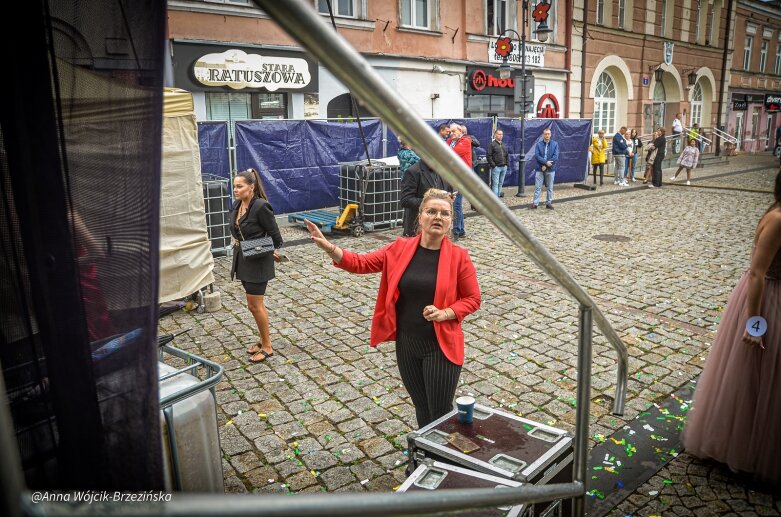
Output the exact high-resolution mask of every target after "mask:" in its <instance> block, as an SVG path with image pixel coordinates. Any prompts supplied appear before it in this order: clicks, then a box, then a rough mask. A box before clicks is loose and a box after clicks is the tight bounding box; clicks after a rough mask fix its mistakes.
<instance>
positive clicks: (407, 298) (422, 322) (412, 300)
mask: <svg viewBox="0 0 781 517" xmlns="http://www.w3.org/2000/svg"><path fill="white" fill-rule="evenodd" d="M452 217H453V200H452V198H451V197H450V194H449V193H447V192H445V191H443V190H436V189H430V190H429V191H428V192H426V194H425V195H424V196H423V202H422V203H421V205H420V212H419V215H418V226H419V229H418V235H417V236H416V237H412V238H408V239H397V240H396V242H394V243H392V244H389V245H388V246H385V247H384V248H381V249H379V250H377V251H374V252H372V253H367V254H365V255H359V254H357V253H354V252H352V251H347V250H343V249H341V248H339V247H338V246H336V245H335V244H332V243H330V242H328V240H327V239H326V238H325V237H323V234H322V233H321V232H320V229H319V228H318V227H317V226H315V225H314V224H312V223H311V222H309V221H307V223H306V224H307V228H308V229H309V233H310V236H311V238H312V240H313V241H314V242H315V244H316V245H317V246H318V247H319V248H320V249H322V250H324V251H325V252H326V253H327V254H328V255H329V256H330V257H331V259H333V261H334V265H335V266H336V267H338V268H341V269H344V270H345V271H349V272H351V273H379V272H382V276H381V278H380V290H379V293H378V295H377V303H376V305H375V307H374V316H373V317H372V326H371V339H370V344H371V346H373V347H374V346H377V344H379V343H382V342H383V341H394V340H395V341H396V360H397V361H398V365H399V373H400V374H401V380H402V381H403V382H404V387H405V388H407V391H408V392H409V394H410V397H411V398H412V403H413V404H414V405H415V414H416V417H417V421H418V426H420V427H424V426H426V425H428V424H429V423H431V422H433V421H434V420H436V419H437V418H439V417H441V416H442V415H444V414H445V413H447V412H449V411H450V410H451V409H453V396H454V395H455V392H456V387H457V386H458V378H459V376H460V375H461V366H462V365H463V364H464V333H463V331H462V330H461V321H462V320H463V319H464V318H465V317H466V316H467V315H469V314H472V313H473V312H475V311H476V310H477V309H478V308H479V307H480V301H481V300H480V286H479V285H478V284H477V274H476V273H475V268H474V266H473V265H472V261H471V260H470V259H469V254H468V253H467V251H466V250H465V249H463V248H460V247H458V246H456V245H455V244H453V243H451V242H450V240H449V239H448V238H447V235H448V234H449V232H450V230H451V228H452Z"/></svg>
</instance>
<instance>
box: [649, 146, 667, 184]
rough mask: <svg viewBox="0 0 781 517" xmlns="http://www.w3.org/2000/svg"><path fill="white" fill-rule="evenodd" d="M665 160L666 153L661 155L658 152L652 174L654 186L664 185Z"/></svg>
mask: <svg viewBox="0 0 781 517" xmlns="http://www.w3.org/2000/svg"><path fill="white" fill-rule="evenodd" d="M663 160H664V155H661V156H659V155H658V154H657V155H656V158H654V166H653V174H652V175H651V183H653V185H654V187H661V186H662V161H663Z"/></svg>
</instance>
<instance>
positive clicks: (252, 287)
mask: <svg viewBox="0 0 781 517" xmlns="http://www.w3.org/2000/svg"><path fill="white" fill-rule="evenodd" d="M233 196H234V197H235V198H236V202H235V203H234V204H233V210H232V211H231V216H230V229H231V235H232V236H233V239H234V246H233V264H232V267H231V280H233V278H234V277H235V278H238V279H239V280H241V284H242V285H243V286H244V291H245V292H246V295H247V307H248V308H249V311H250V313H252V316H253V318H255V323H256V324H257V326H258V333H259V334H260V341H258V342H257V343H255V344H254V345H252V346H250V347H249V348H248V349H247V353H248V354H250V361H251V362H253V363H259V362H262V361H265V360H266V359H267V358H269V357H271V356H272V355H274V349H273V347H272V346H271V336H270V333H269V322H268V310H267V309H266V304H265V302H264V300H263V297H264V296H265V295H266V285H267V284H268V281H269V280H271V279H272V278H274V262H275V261H277V262H278V261H279V260H280V256H279V255H278V254H277V252H276V251H275V252H274V254H273V255H267V256H265V257H251V258H245V257H244V255H243V254H242V252H241V245H240V242H241V241H243V240H251V239H258V238H260V237H271V239H272V240H273V241H274V248H277V249H278V248H280V247H281V246H282V235H281V234H280V233H279V227H278V226H277V221H276V219H275V218H274V210H273V209H272V208H271V205H270V204H269V202H268V197H266V192H265V190H263V184H262V183H261V182H260V176H258V171H256V170H255V169H247V170H246V171H241V172H239V173H238V174H236V177H235V178H234V179H233Z"/></svg>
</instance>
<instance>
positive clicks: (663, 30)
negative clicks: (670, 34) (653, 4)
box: [659, 0, 667, 36]
mask: <svg viewBox="0 0 781 517" xmlns="http://www.w3.org/2000/svg"><path fill="white" fill-rule="evenodd" d="M666 28H667V0H662V23H660V24H659V29H660V30H661V34H660V36H664V35H665V34H666V33H667V30H666Z"/></svg>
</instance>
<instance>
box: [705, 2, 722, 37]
mask: <svg viewBox="0 0 781 517" xmlns="http://www.w3.org/2000/svg"><path fill="white" fill-rule="evenodd" d="M719 9H721V6H719ZM715 12H716V2H714V3H713V5H712V6H711V8H710V12H708V36H707V37H706V38H705V44H706V45H714V46H715V44H716V43H717V42H715V41H713V13H715Z"/></svg>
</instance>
